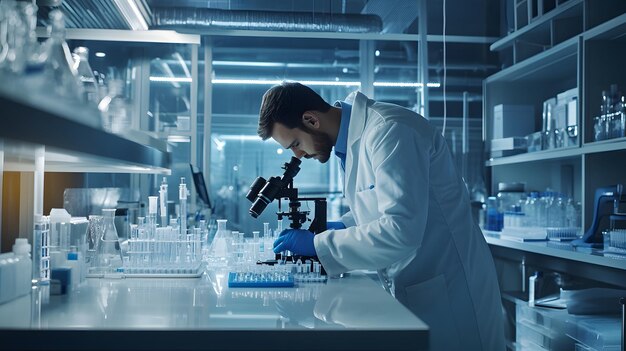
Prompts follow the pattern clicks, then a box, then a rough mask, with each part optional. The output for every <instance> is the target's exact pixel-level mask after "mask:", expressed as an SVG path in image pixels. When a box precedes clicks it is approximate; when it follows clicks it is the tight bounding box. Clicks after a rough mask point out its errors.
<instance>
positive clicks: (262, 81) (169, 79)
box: [150, 76, 441, 88]
mask: <svg viewBox="0 0 626 351" xmlns="http://www.w3.org/2000/svg"><path fill="white" fill-rule="evenodd" d="M150 81H151V82H176V83H191V78H189V77H159V76H150ZM211 82H212V83H213V84H249V85H277V84H281V83H282V82H284V80H282V79H219V78H216V79H213V80H212V81H211ZM298 82H299V83H301V84H304V85H309V86H346V87H360V86H361V82H357V81H336V80H300V81H298ZM374 86H375V87H392V88H394V87H395V88H421V87H422V83H414V82H374ZM426 86H427V87H429V88H439V87H441V83H426Z"/></svg>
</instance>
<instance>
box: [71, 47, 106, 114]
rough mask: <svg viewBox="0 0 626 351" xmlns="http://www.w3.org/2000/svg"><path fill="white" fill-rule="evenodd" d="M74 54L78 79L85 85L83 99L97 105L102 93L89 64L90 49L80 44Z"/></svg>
mask: <svg viewBox="0 0 626 351" xmlns="http://www.w3.org/2000/svg"><path fill="white" fill-rule="evenodd" d="M74 55H75V57H74V60H75V61H76V62H75V66H76V72H77V74H78V80H79V81H80V83H81V85H82V86H83V101H84V102H87V103H90V104H94V105H97V104H98V103H99V102H100V95H99V92H98V84H97V82H96V77H95V76H94V74H93V71H92V70H91V66H90V65H89V49H87V48H86V47H84V46H79V47H77V48H75V49H74Z"/></svg>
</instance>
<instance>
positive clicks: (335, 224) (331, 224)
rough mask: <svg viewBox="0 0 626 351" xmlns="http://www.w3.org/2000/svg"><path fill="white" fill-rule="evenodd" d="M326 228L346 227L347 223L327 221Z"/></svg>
mask: <svg viewBox="0 0 626 351" xmlns="http://www.w3.org/2000/svg"><path fill="white" fill-rule="evenodd" d="M326 229H346V225H345V224H343V222H339V221H337V222H326Z"/></svg>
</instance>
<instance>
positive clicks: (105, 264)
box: [97, 208, 122, 273]
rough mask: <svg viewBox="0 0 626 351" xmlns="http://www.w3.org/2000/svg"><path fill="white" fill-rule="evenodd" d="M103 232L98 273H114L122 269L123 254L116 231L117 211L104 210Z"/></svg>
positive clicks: (111, 209)
mask: <svg viewBox="0 0 626 351" xmlns="http://www.w3.org/2000/svg"><path fill="white" fill-rule="evenodd" d="M102 216H103V226H104V228H103V232H102V237H101V238H100V243H99V246H98V269H97V271H98V273H113V272H116V271H117V270H118V268H121V267H122V252H121V250H120V243H119V238H118V236H117V230H116V229H115V209H114V208H105V209H103V210H102Z"/></svg>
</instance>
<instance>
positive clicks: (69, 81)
mask: <svg viewBox="0 0 626 351" xmlns="http://www.w3.org/2000/svg"><path fill="white" fill-rule="evenodd" d="M49 18H50V23H51V27H52V30H51V34H50V38H49V39H48V40H47V41H46V43H45V50H46V56H47V61H46V68H45V69H46V75H47V76H48V81H49V84H50V86H52V87H54V89H56V92H57V94H58V95H60V96H63V97H65V98H67V99H71V100H75V101H80V100H81V98H82V87H81V85H80V83H79V81H78V76H77V72H76V69H74V60H73V59H72V55H71V54H70V49H69V47H68V46H67V43H66V42H65V15H63V12H61V11H60V10H52V11H50V14H49Z"/></svg>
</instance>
